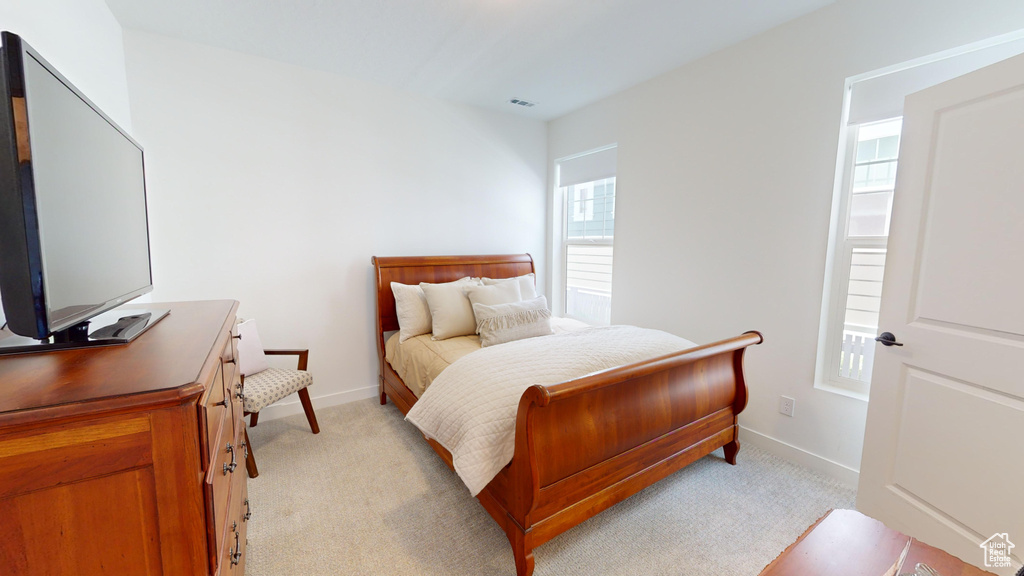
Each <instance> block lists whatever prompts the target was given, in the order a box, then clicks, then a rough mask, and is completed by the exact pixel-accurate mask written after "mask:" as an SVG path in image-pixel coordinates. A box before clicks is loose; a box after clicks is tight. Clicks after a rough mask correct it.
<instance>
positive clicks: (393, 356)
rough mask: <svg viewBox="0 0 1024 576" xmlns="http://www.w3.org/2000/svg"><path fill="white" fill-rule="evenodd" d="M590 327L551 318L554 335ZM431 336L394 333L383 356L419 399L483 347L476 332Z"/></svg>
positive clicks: (564, 319) (575, 321)
mask: <svg viewBox="0 0 1024 576" xmlns="http://www.w3.org/2000/svg"><path fill="white" fill-rule="evenodd" d="M587 326H588V325H587V324H585V323H583V322H580V321H579V320H573V319H571V318H552V319H551V329H552V330H553V331H554V333H555V334H559V333H562V332H573V331H576V330H581V329H583V328H586V327H587ZM430 336H431V335H430V334H422V335H420V336H415V337H413V338H409V339H408V340H406V341H405V342H399V341H398V332H395V333H394V334H392V335H391V337H390V338H388V339H387V342H385V344H384V358H385V359H386V360H387V362H388V364H390V365H391V368H392V369H394V371H395V373H396V374H398V376H399V377H400V378H401V379H402V381H403V382H405V385H406V387H408V388H409V390H412V393H413V394H415V395H416V397H417V398H419V397H420V396H422V395H423V392H424V391H425V390H426V389H427V387H428V386H430V383H431V382H433V381H434V379H435V378H437V376H438V375H439V374H440V373H441V371H443V370H444V369H445V368H447V367H448V366H450V365H451V364H452V363H454V362H455V361H456V360H458V359H459V358H462V357H463V356H465V355H466V354H469V353H470V352H475V351H476V350H479V349H480V337H479V336H477V335H475V334H473V335H471V336H456V337H454V338H448V339H446V340H432V339H431V337H430Z"/></svg>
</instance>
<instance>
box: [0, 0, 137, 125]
mask: <svg viewBox="0 0 1024 576" xmlns="http://www.w3.org/2000/svg"><path fill="white" fill-rule="evenodd" d="M0 30H6V31H8V32H14V33H15V34H17V35H19V36H21V37H22V39H23V40H25V41H26V42H28V44H29V45H30V46H32V47H33V48H35V49H36V51H37V52H39V53H40V54H41V55H42V56H43V58H45V59H46V60H47V61H48V62H50V64H52V65H53V66H54V67H55V68H57V70H59V71H60V73H61V74H63V75H64V76H65V77H66V78H67V79H68V80H70V81H71V83H72V84H74V85H75V86H76V87H77V88H78V89H79V90H81V91H82V93H83V94H85V95H86V96H88V97H89V99H90V100H92V101H93V102H95V103H96V105H97V106H99V107H100V108H101V109H102V110H103V111H104V112H106V114H107V115H108V116H110V117H111V118H113V119H114V121H115V122H117V123H118V124H120V125H121V126H122V127H123V128H125V129H126V130H128V131H129V132H130V131H131V114H130V108H129V106H128V82H127V80H126V78H125V67H124V42H123V39H122V36H121V25H120V24H118V22H117V20H116V19H115V18H114V15H113V14H112V13H111V12H110V8H108V7H107V3H106V2H104V1H103V0H23V1H15V2H3V3H0Z"/></svg>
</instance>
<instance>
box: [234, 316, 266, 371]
mask: <svg viewBox="0 0 1024 576" xmlns="http://www.w3.org/2000/svg"><path fill="white" fill-rule="evenodd" d="M238 336H239V338H238V369H239V370H240V371H241V372H242V376H249V375H251V374H255V373H257V372H263V371H264V370H266V369H267V368H270V363H268V362H267V355H266V354H264V353H263V342H260V334H259V332H257V331H256V321H255V320H253V319H249V320H246V321H245V322H242V323H241V324H239V325H238Z"/></svg>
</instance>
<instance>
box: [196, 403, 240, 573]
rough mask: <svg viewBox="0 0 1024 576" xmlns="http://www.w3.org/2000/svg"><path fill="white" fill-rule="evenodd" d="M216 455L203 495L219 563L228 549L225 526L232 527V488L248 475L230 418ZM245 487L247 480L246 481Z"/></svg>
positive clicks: (214, 556) (212, 553)
mask: <svg viewBox="0 0 1024 576" xmlns="http://www.w3.org/2000/svg"><path fill="white" fill-rule="evenodd" d="M214 446H215V447H216V451H215V452H214V457H213V459H212V461H211V462H212V464H211V465H210V468H209V470H207V472H206V478H205V481H204V483H203V491H204V493H205V495H206V502H207V505H206V510H207V514H209V515H210V520H209V523H208V542H209V545H210V557H211V561H216V560H217V559H218V558H219V556H220V555H221V554H220V552H221V550H222V549H223V548H224V546H225V542H224V532H225V525H230V524H231V514H230V512H229V510H228V506H229V503H230V500H231V487H232V484H234V483H235V482H236V480H235V478H236V476H239V475H241V476H244V475H245V459H244V454H243V453H242V449H241V448H239V446H238V443H237V442H236V439H235V436H234V431H233V428H232V425H231V419H230V418H223V419H222V422H221V428H220V433H219V434H218V435H217V440H216V444H214ZM242 482H243V483H244V478H243V479H242ZM212 567H213V568H214V569H215V568H216V564H214V565H213V566H212Z"/></svg>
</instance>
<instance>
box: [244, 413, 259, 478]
mask: <svg viewBox="0 0 1024 576" xmlns="http://www.w3.org/2000/svg"><path fill="white" fill-rule="evenodd" d="M257 414H258V412H257ZM255 415H256V414H253V416H255ZM245 445H246V446H247V447H248V448H249V450H248V451H247V452H248V453H247V454H246V455H245V471H246V472H247V473H248V474H249V478H255V477H257V476H259V475H260V471H259V470H257V469H256V456H255V455H254V454H253V450H252V442H250V441H249V430H246V431H245Z"/></svg>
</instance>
